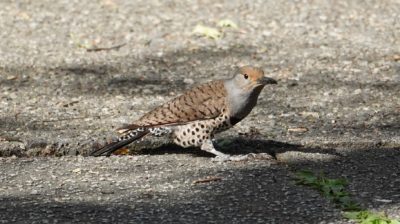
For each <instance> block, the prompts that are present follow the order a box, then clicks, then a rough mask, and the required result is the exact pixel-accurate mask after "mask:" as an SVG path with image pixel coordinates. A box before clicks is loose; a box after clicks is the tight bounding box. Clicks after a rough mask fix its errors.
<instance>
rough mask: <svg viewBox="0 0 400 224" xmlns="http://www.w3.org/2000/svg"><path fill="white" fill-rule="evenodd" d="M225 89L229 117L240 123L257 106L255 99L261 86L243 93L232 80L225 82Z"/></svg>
mask: <svg viewBox="0 0 400 224" xmlns="http://www.w3.org/2000/svg"><path fill="white" fill-rule="evenodd" d="M225 88H226V92H227V96H228V97H227V101H228V102H227V104H228V107H229V116H230V117H232V118H235V119H236V120H239V121H240V120H241V119H243V118H244V117H246V116H247V115H248V114H249V113H250V112H251V110H252V109H253V108H254V106H255V105H256V104H257V98H258V96H259V95H260V92H261V90H262V88H263V86H259V87H256V88H254V89H252V90H250V91H244V90H243V89H242V88H240V87H237V86H236V85H235V83H234V81H233V80H226V81H225Z"/></svg>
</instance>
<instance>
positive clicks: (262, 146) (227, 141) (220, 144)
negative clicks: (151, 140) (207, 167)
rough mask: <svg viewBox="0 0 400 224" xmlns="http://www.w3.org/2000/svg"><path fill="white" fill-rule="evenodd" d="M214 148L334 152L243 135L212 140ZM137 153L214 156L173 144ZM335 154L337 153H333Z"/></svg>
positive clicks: (273, 152)
mask: <svg viewBox="0 0 400 224" xmlns="http://www.w3.org/2000/svg"><path fill="white" fill-rule="evenodd" d="M214 145H215V148H216V149H217V150H218V151H221V152H223V153H226V154H230V155H244V154H249V153H255V154H258V153H267V154H269V155H271V156H272V157H273V158H276V155H277V154H280V153H285V152H288V151H298V152H308V153H322V154H335V153H334V150H331V149H325V148H310V147H304V146H303V145H299V144H292V143H286V142H280V141H274V140H264V139H247V138H244V137H231V138H222V139H218V140H216V141H215V142H214ZM137 154H146V155H163V154H191V155H193V156H194V157H214V155H213V154H211V153H208V152H205V151H203V150H201V149H200V148H198V147H189V148H183V147H180V146H178V145H175V144H166V145H162V146H159V147H156V148H144V149H142V150H141V151H140V152H138V153H137ZM335 155H337V154H335Z"/></svg>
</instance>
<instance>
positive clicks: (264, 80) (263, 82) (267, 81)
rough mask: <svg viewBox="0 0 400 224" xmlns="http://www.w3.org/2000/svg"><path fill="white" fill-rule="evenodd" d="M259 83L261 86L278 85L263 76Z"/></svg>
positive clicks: (273, 80)
mask: <svg viewBox="0 0 400 224" xmlns="http://www.w3.org/2000/svg"><path fill="white" fill-rule="evenodd" d="M260 83H261V84H262V85H268V84H278V82H277V81H276V80H275V79H273V78H270V77H266V76H264V77H263V78H262V79H261V80H260Z"/></svg>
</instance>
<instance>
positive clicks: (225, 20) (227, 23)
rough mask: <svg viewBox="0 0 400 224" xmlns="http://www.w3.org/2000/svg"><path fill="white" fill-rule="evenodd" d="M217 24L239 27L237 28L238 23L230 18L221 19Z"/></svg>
mask: <svg viewBox="0 0 400 224" xmlns="http://www.w3.org/2000/svg"><path fill="white" fill-rule="evenodd" d="M217 26H219V27H230V28H233V29H237V28H238V25H236V23H235V22H233V21H232V20H230V19H223V20H220V21H219V22H218V23H217Z"/></svg>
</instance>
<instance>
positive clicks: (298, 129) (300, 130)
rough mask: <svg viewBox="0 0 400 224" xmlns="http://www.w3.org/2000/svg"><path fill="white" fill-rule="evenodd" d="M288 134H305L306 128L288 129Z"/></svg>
mask: <svg viewBox="0 0 400 224" xmlns="http://www.w3.org/2000/svg"><path fill="white" fill-rule="evenodd" d="M288 131H289V132H307V131H308V128H305V127H296V128H288Z"/></svg>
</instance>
